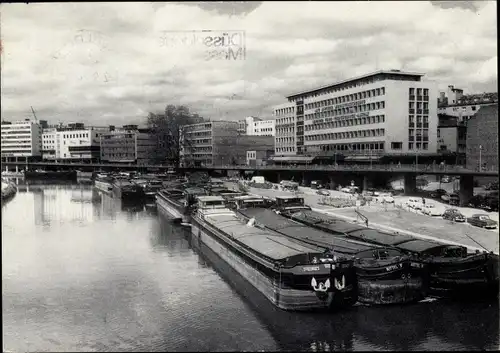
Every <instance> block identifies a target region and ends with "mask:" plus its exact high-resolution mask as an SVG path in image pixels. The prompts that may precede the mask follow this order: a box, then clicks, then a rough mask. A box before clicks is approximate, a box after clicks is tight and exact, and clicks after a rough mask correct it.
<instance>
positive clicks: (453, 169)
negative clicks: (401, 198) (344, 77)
mask: <svg viewBox="0 0 500 353" xmlns="http://www.w3.org/2000/svg"><path fill="white" fill-rule="evenodd" d="M180 169H212V170H223V169H229V170H231V169H234V170H297V171H302V170H310V171H367V172H369V171H387V172H421V173H425V172H430V173H432V172H436V173H463V172H466V173H467V172H469V173H481V172H484V173H498V169H494V168H483V169H482V170H481V171H480V170H479V168H477V169H467V168H465V167H463V166H459V165H446V164H445V165H411V164H410V165H403V164H402V165H384V164H382V165H381V164H377V165H371V166H370V165H362V164H359V165H317V164H305V165H300V166H289V165H279V164H276V165H265V166H264V165H261V166H247V165H219V166H199V167H181V168H180Z"/></svg>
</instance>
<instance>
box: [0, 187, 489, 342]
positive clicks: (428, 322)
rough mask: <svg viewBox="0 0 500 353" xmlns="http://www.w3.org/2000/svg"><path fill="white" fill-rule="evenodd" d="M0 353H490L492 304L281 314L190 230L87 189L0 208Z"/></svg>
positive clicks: (31, 191)
mask: <svg viewBox="0 0 500 353" xmlns="http://www.w3.org/2000/svg"><path fill="white" fill-rule="evenodd" d="M2 255H3V256H2V284H3V285H2V298H3V309H2V310H3V335H4V336H3V347H4V352H5V351H9V352H28V351H30V352H31V351H52V352H56V351H165V350H167V351H291V350H302V351H334V350H337V351H338V350H378V351H380V350H497V349H498V348H499V305H498V302H493V303H491V302H490V303H467V304H463V303H462V304H460V303H454V302H447V301H436V300H434V301H433V300H426V301H423V302H420V303H417V304H414V305H406V306H390V307H368V306H355V307H353V308H351V309H348V310H344V311H341V312H337V313H331V314H308V313H293V312H285V311H281V310H279V309H276V308H275V307H274V306H272V305H271V304H270V303H269V302H268V301H267V300H265V299H263V298H262V296H261V295H260V294H259V293H257V292H256V291H255V290H254V289H253V288H252V287H251V286H249V285H248V284H247V283H246V282H245V281H244V280H243V279H242V278H241V277H240V276H239V275H237V274H235V273H234V272H233V271H232V270H231V269H230V268H228V267H227V266H225V265H224V263H222V262H221V261H220V260H219V259H218V258H217V255H216V254H214V253H211V252H210V251H209V250H208V249H206V248H205V247H203V245H202V246H201V248H193V247H192V246H191V242H190V236H189V232H188V231H187V229H186V228H183V227H180V226H176V225H172V224H171V223H169V222H168V221H167V220H166V219H164V217H162V216H161V215H157V214H156V213H155V211H154V210H152V209H150V208H148V207H146V206H144V205H136V206H127V205H122V204H121V203H120V202H119V201H118V200H115V199H113V198H111V197H110V196H107V195H103V194H100V193H99V192H97V191H96V190H94V189H93V188H92V186H90V185H84V184H76V183H75V184H60V185H54V184H52V185H47V184H30V185H26V184H23V182H20V183H19V191H18V193H17V195H16V196H15V197H14V198H13V199H12V200H11V201H9V202H8V203H6V204H5V205H3V206H2Z"/></svg>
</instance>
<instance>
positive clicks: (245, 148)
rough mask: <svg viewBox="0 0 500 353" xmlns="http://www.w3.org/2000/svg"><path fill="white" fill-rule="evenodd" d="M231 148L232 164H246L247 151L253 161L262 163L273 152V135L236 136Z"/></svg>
mask: <svg viewBox="0 0 500 353" xmlns="http://www.w3.org/2000/svg"><path fill="white" fill-rule="evenodd" d="M232 147H233V148H231V151H230V152H231V155H232V156H231V160H232V161H233V163H232V164H238V165H245V164H247V165H248V161H249V159H248V158H249V153H248V152H252V153H251V154H250V156H252V157H251V158H252V159H253V160H255V163H257V162H258V163H260V164H263V162H264V161H267V160H268V159H269V157H270V156H272V155H273V153H274V137H273V136H248V135H245V136H238V138H237V139H236V142H235V144H234V145H233V146H232Z"/></svg>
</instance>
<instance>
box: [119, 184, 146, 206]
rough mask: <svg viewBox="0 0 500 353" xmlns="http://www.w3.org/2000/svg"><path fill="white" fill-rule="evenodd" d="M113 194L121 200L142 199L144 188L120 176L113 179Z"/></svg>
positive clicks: (133, 200) (135, 200)
mask: <svg viewBox="0 0 500 353" xmlns="http://www.w3.org/2000/svg"><path fill="white" fill-rule="evenodd" d="M113 195H114V197H116V198H118V199H120V200H122V201H123V202H137V201H143V200H144V190H143V189H142V188H141V187H140V186H138V185H136V184H134V183H132V182H131V181H130V180H127V179H122V178H115V179H114V180H113Z"/></svg>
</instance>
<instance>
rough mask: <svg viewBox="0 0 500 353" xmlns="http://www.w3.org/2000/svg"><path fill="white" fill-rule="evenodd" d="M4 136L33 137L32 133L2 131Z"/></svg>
mask: <svg viewBox="0 0 500 353" xmlns="http://www.w3.org/2000/svg"><path fill="white" fill-rule="evenodd" d="M4 135H31V132H30V131H2V136H4Z"/></svg>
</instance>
